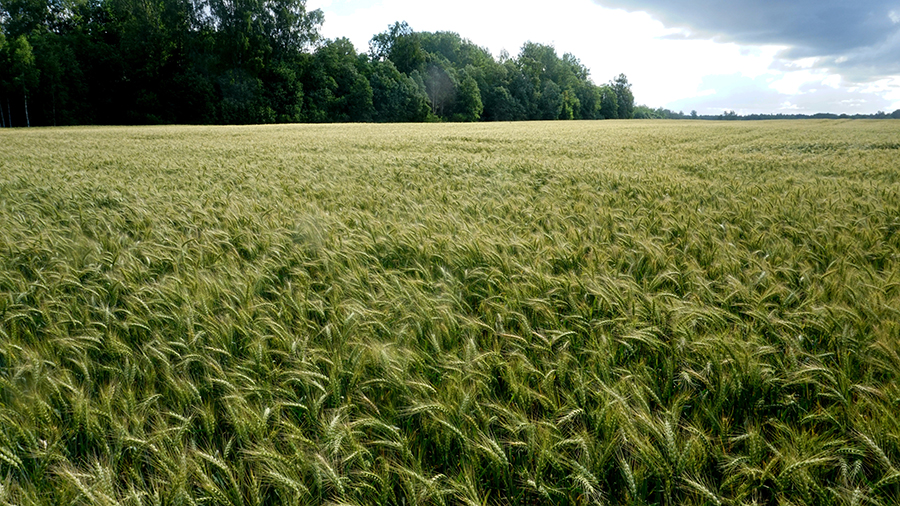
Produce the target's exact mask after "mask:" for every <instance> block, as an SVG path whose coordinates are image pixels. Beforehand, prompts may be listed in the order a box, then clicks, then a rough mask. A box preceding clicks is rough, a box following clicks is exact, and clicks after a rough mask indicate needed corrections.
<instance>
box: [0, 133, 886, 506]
mask: <svg viewBox="0 0 900 506" xmlns="http://www.w3.org/2000/svg"><path fill="white" fill-rule="evenodd" d="M898 497H900V121H891V120H884V121H843V122H842V121H791V122H690V121H679V122H675V121H670V122H665V121H646V122H634V121H604V122H560V123H556V122H550V123H512V124H419V125H294V126H258V127H252V126H251V127H140V128H136V127H126V128H67V129H31V130H21V129H20V130H9V129H2V130H0V504H16V505H28V504H47V505H50V504H92V505H93V504H97V505H100V504H103V505H114V504H122V505H191V506H195V505H228V504H230V505H235V506H237V505H245V504H247V505H263V504H265V505H282V504H286V505H290V504H295V505H304V504H310V505H312V504H334V505H338V504H340V505H354V504H358V505H363V504H372V505H375V504H377V505H382V504H387V505H413V504H447V505H455V504H465V505H472V506H475V505H481V504H496V505H531V504H593V503H597V504H622V505H652V504H658V505H696V506H700V505H712V504H715V505H752V504H756V505H776V504H777V505H789V504H794V505H801V504H808V505H831V504H834V505H864V504H881V505H885V506H888V505H891V504H896V501H897V498H898Z"/></svg>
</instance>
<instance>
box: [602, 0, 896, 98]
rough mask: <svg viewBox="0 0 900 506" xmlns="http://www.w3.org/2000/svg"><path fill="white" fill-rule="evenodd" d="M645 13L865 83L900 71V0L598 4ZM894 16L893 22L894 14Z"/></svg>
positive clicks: (696, 33) (608, 0)
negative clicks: (810, 61)
mask: <svg viewBox="0 0 900 506" xmlns="http://www.w3.org/2000/svg"><path fill="white" fill-rule="evenodd" d="M594 2H595V3H597V4H599V5H602V6H604V7H611V8H617V9H624V10H627V11H645V12H647V13H649V14H650V15H651V16H653V17H654V18H656V19H658V20H660V21H661V22H663V23H664V24H665V25H666V26H669V27H673V28H674V27H679V28H686V29H688V30H689V31H690V32H691V33H690V35H689V37H691V38H698V37H703V38H713V39H717V40H724V41H733V42H738V43H744V44H773V45H784V46H788V49H787V50H786V51H784V52H783V53H782V54H781V55H779V56H780V57H781V58H783V59H786V60H793V59H799V58H806V57H817V58H820V59H821V65H823V66H826V67H829V68H834V69H842V70H843V71H845V72H849V73H852V74H854V77H856V78H857V79H859V80H868V79H874V78H877V77H881V76H886V75H894V74H897V73H898V72H900V22H896V21H895V20H894V19H900V0H856V1H846V0H781V1H779V0H731V1H724V0H634V1H629V0H594ZM892 12H893V13H894V16H893V17H894V19H892V16H891V13H892Z"/></svg>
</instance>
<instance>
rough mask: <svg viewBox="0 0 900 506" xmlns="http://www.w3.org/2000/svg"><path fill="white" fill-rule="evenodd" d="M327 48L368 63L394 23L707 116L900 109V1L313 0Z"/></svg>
mask: <svg viewBox="0 0 900 506" xmlns="http://www.w3.org/2000/svg"><path fill="white" fill-rule="evenodd" d="M306 7H307V9H308V10H312V9H321V10H322V12H323V13H324V15H325V23H324V25H323V26H322V29H321V34H322V35H323V36H324V37H326V38H339V37H347V38H348V39H350V40H351V41H352V42H353V44H354V45H355V46H356V48H357V51H359V52H368V44H369V40H370V39H371V38H372V36H373V35H375V34H377V33H380V32H383V31H385V30H386V29H387V28H388V27H389V26H390V25H392V24H393V23H394V22H396V21H406V22H407V23H409V25H410V26H411V27H412V28H413V29H414V30H416V31H428V32H434V31H451V32H456V33H458V34H460V35H461V36H462V37H463V38H466V39H469V40H471V41H472V42H474V43H475V44H477V45H479V46H482V47H486V48H487V49H488V50H490V52H491V53H492V54H494V55H495V56H498V55H499V54H500V52H501V51H503V50H505V51H506V52H508V53H509V54H510V55H512V56H515V55H517V54H518V53H519V50H520V48H521V47H522V45H523V44H524V43H525V42H527V41H532V42H537V43H541V44H550V45H553V46H554V47H555V48H556V51H557V53H558V54H559V55H560V56H561V55H562V54H564V53H571V54H573V55H575V57H577V58H578V59H579V60H581V63H583V64H584V65H585V66H586V67H587V68H589V69H590V70H591V78H592V79H593V81H594V82H595V83H596V84H603V83H606V82H607V81H609V80H611V79H613V78H614V77H615V76H617V75H619V74H620V73H624V74H625V75H626V76H628V80H629V82H631V83H632V91H633V92H634V95H635V102H636V103H638V104H644V105H648V106H650V107H653V108H657V107H665V108H668V109H671V110H673V111H684V112H686V113H687V112H690V111H691V110H696V111H697V112H698V113H699V114H721V113H722V112H723V111H731V110H734V111H735V112H737V113H739V114H752V113H785V114H794V113H804V114H813V113H817V112H831V113H837V114H841V113H847V114H856V113H860V114H872V113H875V112H878V111H885V112H888V113H889V112H891V111H894V110H896V109H900V0H854V1H846V0H728V1H725V0H553V1H552V2H551V1H549V0H518V1H496V0H454V1H452V2H427V1H422V0H307V3H306Z"/></svg>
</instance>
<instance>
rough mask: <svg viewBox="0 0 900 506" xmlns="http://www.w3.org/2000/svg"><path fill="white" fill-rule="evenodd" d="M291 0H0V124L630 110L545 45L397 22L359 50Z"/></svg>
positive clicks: (524, 116)
mask: <svg viewBox="0 0 900 506" xmlns="http://www.w3.org/2000/svg"><path fill="white" fill-rule="evenodd" d="M322 23H323V14H322V12H321V11H320V10H311V11H310V10H307V8H306V1H305V0H152V1H146V0H0V126H26V125H73V124H149V123H237V124H240V123H272V122H341V121H377V122H396V121H516V120H538V119H543V120H555V119H603V118H630V117H631V116H632V115H633V109H634V98H633V96H632V95H631V91H630V84H628V82H627V79H626V78H625V76H624V75H620V76H619V77H617V78H615V79H614V80H612V81H610V82H609V83H608V84H604V85H600V86H598V85H595V84H594V83H593V82H592V81H591V79H590V75H589V71H588V69H587V68H586V67H585V66H584V65H582V64H581V63H580V61H579V60H578V59H577V58H576V57H575V56H574V55H571V54H564V55H562V56H559V55H558V54H557V53H556V50H555V49H554V48H553V46H549V45H544V44H539V43H534V42H527V43H526V44H524V45H523V47H522V48H521V51H520V52H519V54H518V55H517V56H516V57H514V58H510V57H509V56H508V55H505V54H504V55H502V56H501V58H499V59H497V58H494V57H493V56H492V55H491V53H490V52H489V51H488V50H487V49H485V48H483V47H480V46H478V45H476V44H475V43H473V42H471V41H469V40H466V39H463V38H462V37H460V36H459V35H458V34H456V33H453V32H433V33H432V32H416V31H414V30H413V29H412V28H411V27H410V26H409V25H408V24H407V23H405V22H398V23H395V24H393V25H391V26H388V27H387V29H386V30H385V31H383V32H381V33H378V34H375V35H374V36H373V37H372V39H371V41H370V44H369V51H368V53H362V54H359V53H357V51H356V49H355V47H354V46H353V44H352V43H351V42H350V41H349V40H348V39H344V38H339V39H334V40H323V39H322V38H321V36H320V34H319V29H320V27H321V25H322Z"/></svg>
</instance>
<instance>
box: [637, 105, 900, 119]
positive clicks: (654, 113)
mask: <svg viewBox="0 0 900 506" xmlns="http://www.w3.org/2000/svg"><path fill="white" fill-rule="evenodd" d="M633 117H634V119H705V120H729V121H754V120H767V119H900V109H897V110H896V111H894V112H892V113H890V114H888V113H886V112H884V111H878V112H876V113H874V114H852V115H851V114H834V113H827V112H820V113H816V114H784V113H778V114H759V113H754V114H743V115H741V114H738V113H736V112H734V111H724V112H722V114H697V111H691V113H690V114H685V113H684V112H682V111H678V112H675V111H672V110H669V109H666V108H664V107H659V108H657V109H653V108H651V107H648V106H646V105H638V106H635V108H634V115H633Z"/></svg>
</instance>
